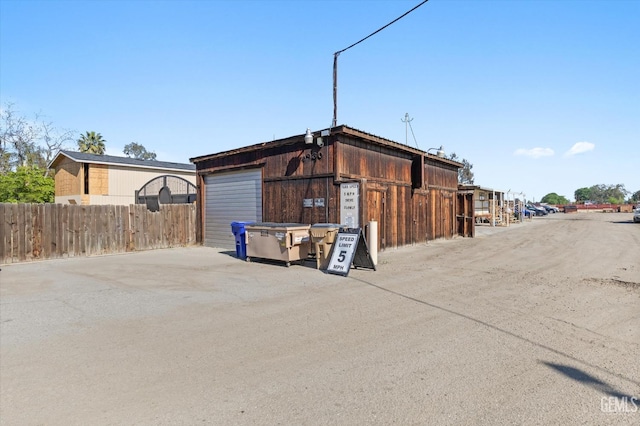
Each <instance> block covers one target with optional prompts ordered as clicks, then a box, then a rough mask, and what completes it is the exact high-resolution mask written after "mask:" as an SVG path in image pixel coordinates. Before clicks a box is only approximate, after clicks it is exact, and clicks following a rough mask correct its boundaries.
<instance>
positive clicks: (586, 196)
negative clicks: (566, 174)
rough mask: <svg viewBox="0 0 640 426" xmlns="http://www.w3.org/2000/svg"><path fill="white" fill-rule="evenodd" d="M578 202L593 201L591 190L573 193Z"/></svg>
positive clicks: (579, 190) (580, 190) (580, 189)
mask: <svg viewBox="0 0 640 426" xmlns="http://www.w3.org/2000/svg"><path fill="white" fill-rule="evenodd" d="M573 196H574V198H575V199H576V202H578V203H579V202H583V203H584V202H585V201H587V200H590V199H591V190H590V189H589V188H579V189H576V192H574V193H573Z"/></svg>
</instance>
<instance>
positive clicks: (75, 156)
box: [49, 150, 196, 172]
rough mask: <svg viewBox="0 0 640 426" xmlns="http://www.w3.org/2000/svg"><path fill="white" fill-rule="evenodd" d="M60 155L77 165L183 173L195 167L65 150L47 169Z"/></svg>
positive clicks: (59, 153) (192, 165)
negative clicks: (105, 165)
mask: <svg viewBox="0 0 640 426" xmlns="http://www.w3.org/2000/svg"><path fill="white" fill-rule="evenodd" d="M61 155H63V156H65V157H67V158H70V159H71V160H73V161H77V162H79V163H93V164H113V165H119V166H131V167H139V168H146V169H163V170H183V171H194V172H195V170H196V166H195V165H194V164H189V163H172V162H170V161H155V160H140V159H138V158H129V157H116V156H114V155H99V154H88V153H86V152H76V151H65V150H61V151H60V152H58V154H57V155H56V156H55V157H54V158H53V160H51V163H50V164H49V167H53V166H54V165H55V163H56V162H57V160H58V158H60V156H61Z"/></svg>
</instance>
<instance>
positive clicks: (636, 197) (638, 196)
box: [629, 191, 640, 203]
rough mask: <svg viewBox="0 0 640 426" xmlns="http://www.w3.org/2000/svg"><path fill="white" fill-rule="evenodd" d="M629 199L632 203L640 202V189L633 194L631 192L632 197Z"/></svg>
mask: <svg viewBox="0 0 640 426" xmlns="http://www.w3.org/2000/svg"><path fill="white" fill-rule="evenodd" d="M629 201H630V202H631V203H638V202H640V191H636V192H634V193H633V194H631V197H630V198H629Z"/></svg>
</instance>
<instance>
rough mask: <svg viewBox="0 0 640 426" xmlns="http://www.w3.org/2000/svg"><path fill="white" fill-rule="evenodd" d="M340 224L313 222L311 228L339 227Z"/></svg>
mask: <svg viewBox="0 0 640 426" xmlns="http://www.w3.org/2000/svg"><path fill="white" fill-rule="evenodd" d="M341 226H342V225H340V224H338V223H314V224H313V225H311V227H312V228H340V227H341Z"/></svg>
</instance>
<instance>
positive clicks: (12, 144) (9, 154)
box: [0, 103, 74, 174]
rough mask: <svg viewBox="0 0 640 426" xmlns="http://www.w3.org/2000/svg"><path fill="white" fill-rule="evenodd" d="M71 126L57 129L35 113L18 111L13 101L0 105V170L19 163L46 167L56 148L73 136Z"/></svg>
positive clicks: (13, 166) (10, 169)
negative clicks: (1, 106)
mask: <svg viewBox="0 0 640 426" xmlns="http://www.w3.org/2000/svg"><path fill="white" fill-rule="evenodd" d="M73 133H74V132H72V131H70V130H62V131H60V130H58V129H56V128H55V127H54V126H53V123H51V122H47V121H44V120H42V119H41V117H40V116H39V115H38V114H36V115H35V116H34V119H33V120H28V119H27V118H25V117H24V116H22V115H20V114H18V113H17V112H16V109H15V104H13V103H7V104H5V106H4V107H3V108H0V172H2V173H7V172H9V171H14V170H16V168H17V167H19V166H36V167H39V168H40V169H42V170H45V174H46V166H47V164H48V163H49V161H51V159H52V158H53V155H54V154H55V153H56V151H58V150H60V149H63V148H64V145H65V144H66V143H68V142H70V141H72V140H73Z"/></svg>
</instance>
